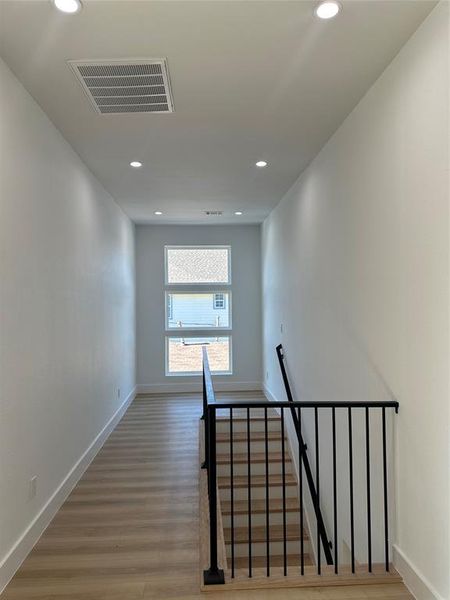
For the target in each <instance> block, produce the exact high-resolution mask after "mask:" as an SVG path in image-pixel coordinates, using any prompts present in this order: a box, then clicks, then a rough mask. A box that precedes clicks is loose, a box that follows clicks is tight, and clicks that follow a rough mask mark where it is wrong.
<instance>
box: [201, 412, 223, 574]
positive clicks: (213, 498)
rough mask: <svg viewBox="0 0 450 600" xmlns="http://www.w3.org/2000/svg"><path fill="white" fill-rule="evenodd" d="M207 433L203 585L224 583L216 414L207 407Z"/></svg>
mask: <svg viewBox="0 0 450 600" xmlns="http://www.w3.org/2000/svg"><path fill="white" fill-rule="evenodd" d="M208 422H209V426H208V433H209V458H208V461H209V462H208V478H209V494H208V495H209V555H210V567H209V569H207V570H206V571H203V581H204V583H205V585H211V584H220V583H225V580H224V573H223V570H222V569H219V568H218V564H217V474H216V467H217V461H216V412H215V409H214V408H211V406H209V407H208Z"/></svg>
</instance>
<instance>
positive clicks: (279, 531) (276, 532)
mask: <svg viewBox="0 0 450 600" xmlns="http://www.w3.org/2000/svg"><path fill="white" fill-rule="evenodd" d="M223 535H224V538H225V544H231V527H224V529H223ZM303 539H304V540H307V539H308V535H307V533H306V531H305V530H303ZM286 540H287V541H288V542H292V541H295V540H298V541H300V528H299V527H292V525H291V526H289V527H286ZM265 541H266V526H265V525H257V526H255V527H252V543H256V542H265ZM269 541H270V542H282V541H283V525H270V526H269ZM234 543H235V544H244V543H248V527H235V528H234Z"/></svg>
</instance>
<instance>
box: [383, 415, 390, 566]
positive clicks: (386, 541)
mask: <svg viewBox="0 0 450 600" xmlns="http://www.w3.org/2000/svg"><path fill="white" fill-rule="evenodd" d="M382 412H383V414H382V417H383V494H384V560H385V565H386V571H387V572H389V506H388V483H387V458H386V409H385V407H384V406H383V409H382Z"/></svg>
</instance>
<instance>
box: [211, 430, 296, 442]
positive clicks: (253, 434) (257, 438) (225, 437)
mask: <svg viewBox="0 0 450 600" xmlns="http://www.w3.org/2000/svg"><path fill="white" fill-rule="evenodd" d="M267 437H268V439H269V441H278V440H279V441H280V442H281V433H280V432H278V431H269V432H268V434H267ZM265 439H266V434H265V432H264V431H250V441H251V442H261V441H264V440H265ZM285 439H286V436H285ZM216 440H217V442H229V441H230V434H229V433H228V432H227V433H218V434H217V436H216ZM233 441H234V442H246V441H247V432H246V431H233Z"/></svg>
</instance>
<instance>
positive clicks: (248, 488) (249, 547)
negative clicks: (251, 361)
mask: <svg viewBox="0 0 450 600" xmlns="http://www.w3.org/2000/svg"><path fill="white" fill-rule="evenodd" d="M250 477H251V467H250V409H249V408H247V510H248V576H249V577H251V576H252V492H251V489H252V488H251V480H250Z"/></svg>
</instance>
